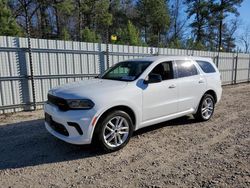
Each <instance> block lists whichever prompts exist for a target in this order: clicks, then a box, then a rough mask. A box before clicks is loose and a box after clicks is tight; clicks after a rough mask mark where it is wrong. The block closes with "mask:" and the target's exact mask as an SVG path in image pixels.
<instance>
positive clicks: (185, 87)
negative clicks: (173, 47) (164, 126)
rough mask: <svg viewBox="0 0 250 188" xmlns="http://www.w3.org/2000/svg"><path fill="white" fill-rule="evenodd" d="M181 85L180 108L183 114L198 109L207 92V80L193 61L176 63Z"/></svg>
mask: <svg viewBox="0 0 250 188" xmlns="http://www.w3.org/2000/svg"><path fill="white" fill-rule="evenodd" d="M175 63H176V68H177V76H178V85H179V107H178V111H179V112H183V111H187V110H190V109H194V110H195V109H196V107H197V106H198V105H199V102H200V99H201V97H202V96H203V94H204V92H205V90H206V79H205V77H204V75H202V74H201V73H200V72H199V70H198V69H197V67H196V65H195V63H194V62H193V61H191V60H178V61H175Z"/></svg>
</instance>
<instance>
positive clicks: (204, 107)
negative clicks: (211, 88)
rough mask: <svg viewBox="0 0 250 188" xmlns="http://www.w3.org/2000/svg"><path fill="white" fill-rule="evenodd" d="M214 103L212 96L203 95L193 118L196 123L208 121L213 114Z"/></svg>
mask: <svg viewBox="0 0 250 188" xmlns="http://www.w3.org/2000/svg"><path fill="white" fill-rule="evenodd" d="M214 107H215V101H214V98H213V96H212V95H210V94H205V95H204V96H203V97H202V99H201V101H200V104H199V107H198V110H197V112H196V114H194V117H195V119H196V120H198V121H208V120H209V119H210V118H211V117H212V116H213V113H214Z"/></svg>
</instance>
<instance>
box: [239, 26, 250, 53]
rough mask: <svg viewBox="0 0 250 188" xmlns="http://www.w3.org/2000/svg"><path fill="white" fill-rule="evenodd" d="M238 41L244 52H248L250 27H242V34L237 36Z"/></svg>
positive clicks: (249, 47)
mask: <svg viewBox="0 0 250 188" xmlns="http://www.w3.org/2000/svg"><path fill="white" fill-rule="evenodd" d="M239 41H240V43H241V44H242V45H243V47H244V52H245V53H248V52H250V25H247V26H245V27H244V32H243V33H242V34H241V35H240V36H239Z"/></svg>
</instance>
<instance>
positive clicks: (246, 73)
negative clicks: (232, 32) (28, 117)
mask: <svg viewBox="0 0 250 188" xmlns="http://www.w3.org/2000/svg"><path fill="white" fill-rule="evenodd" d="M107 49H108V52H107ZM28 53H29V49H28V40H27V38H16V37H5V36H0V114H1V113H8V112H16V111H21V110H32V109H34V108H36V107H37V108H42V104H43V102H44V101H45V100H46V97H47V92H48V90H49V89H50V88H52V87H55V86H57V85H61V84H64V83H67V82H73V81H78V80H83V79H89V78H92V77H94V76H96V75H98V74H100V73H102V72H103V71H104V70H105V69H106V68H107V67H110V66H112V65H113V64H115V63H117V62H119V61H122V60H126V59H131V58H136V57H145V56H152V55H194V56H202V57H211V58H213V59H214V62H215V63H216V65H217V66H218V68H219V70H220V72H221V76H222V81H223V84H224V85H226V84H236V83H240V82H249V81H250V54H241V53H218V52H209V51H195V50H188V49H169V48H153V47H141V46H127V45H114V44H109V45H108V48H107V47H106V44H100V43H86V42H74V41H59V40H45V39H31V55H32V58H31V59H30V57H29V55H28ZM31 60H32V61H31ZM32 72H33V76H32Z"/></svg>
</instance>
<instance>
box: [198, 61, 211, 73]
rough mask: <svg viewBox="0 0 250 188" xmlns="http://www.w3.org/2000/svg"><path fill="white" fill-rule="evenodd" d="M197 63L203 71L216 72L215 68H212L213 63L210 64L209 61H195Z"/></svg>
mask: <svg viewBox="0 0 250 188" xmlns="http://www.w3.org/2000/svg"><path fill="white" fill-rule="evenodd" d="M197 63H198V64H199V66H200V67H201V69H202V70H203V72H205V73H213V72H216V70H215V69H214V67H213V65H211V63H209V62H207V61H197Z"/></svg>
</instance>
